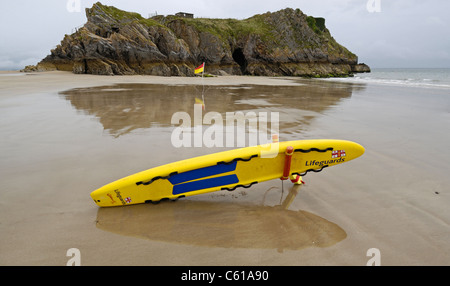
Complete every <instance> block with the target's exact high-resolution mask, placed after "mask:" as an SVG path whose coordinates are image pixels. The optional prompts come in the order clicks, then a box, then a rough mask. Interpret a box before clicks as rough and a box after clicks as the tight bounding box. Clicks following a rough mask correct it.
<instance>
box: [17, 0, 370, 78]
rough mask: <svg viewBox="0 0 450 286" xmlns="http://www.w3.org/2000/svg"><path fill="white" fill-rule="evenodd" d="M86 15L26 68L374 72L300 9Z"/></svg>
mask: <svg viewBox="0 0 450 286" xmlns="http://www.w3.org/2000/svg"><path fill="white" fill-rule="evenodd" d="M86 17H87V23H86V24H84V26H82V27H81V28H78V29H77V30H76V31H75V32H74V33H73V34H71V35H65V37H64V39H63V40H62V41H61V44H59V45H58V46H57V47H56V48H55V49H53V50H51V54H50V55H48V56H47V57H46V58H44V59H43V60H42V61H40V62H39V63H38V64H37V65H36V66H27V67H25V69H24V70H23V71H49V70H63V71H72V72H73V73H76V74H84V73H86V74H96V75H133V74H145V75H161V76H194V68H195V67H196V66H198V65H200V64H201V63H202V62H205V63H206V67H207V68H206V69H207V72H208V73H210V74H217V75H255V76H305V77H330V76H348V75H351V74H353V73H356V72H370V68H369V67H368V66H367V65H365V64H359V63H358V57H357V56H356V55H355V54H353V53H352V52H350V51H349V50H348V49H346V48H345V47H343V46H342V45H340V44H338V43H337V42H336V40H335V39H334V38H333V37H332V36H331V34H330V32H329V30H328V29H327V28H326V26H325V19H324V18H315V17H312V16H307V15H305V14H304V13H302V11H300V9H290V8H287V9H283V10H280V11H277V12H273V13H270V12H267V13H265V14H260V15H255V16H253V17H250V18H248V19H244V20H237V19H208V18H189V17H184V16H183V15H181V16H180V15H178V16H176V15H169V16H155V17H151V18H144V17H142V16H141V15H140V14H138V13H132V12H126V11H122V10H120V9H117V8H115V7H112V6H106V5H103V4H101V3H100V2H97V3H95V4H94V5H93V6H92V8H87V9H86Z"/></svg>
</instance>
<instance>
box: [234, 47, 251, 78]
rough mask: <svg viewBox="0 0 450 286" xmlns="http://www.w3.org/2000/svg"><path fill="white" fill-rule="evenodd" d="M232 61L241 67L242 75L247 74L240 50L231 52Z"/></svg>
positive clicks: (245, 62) (243, 57)
mask: <svg viewBox="0 0 450 286" xmlns="http://www.w3.org/2000/svg"><path fill="white" fill-rule="evenodd" d="M233 59H234V61H235V62H236V63H237V64H238V65H239V66H240V67H241V72H242V74H247V64H248V63H247V60H246V59H245V55H244V53H243V52H242V49H241V48H237V49H235V50H234V52H233Z"/></svg>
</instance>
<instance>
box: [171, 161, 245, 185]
mask: <svg viewBox="0 0 450 286" xmlns="http://www.w3.org/2000/svg"><path fill="white" fill-rule="evenodd" d="M236 164H237V162H236V161H235V162H233V163H231V164H229V165H225V164H220V165H215V166H210V167H205V168H201V169H196V170H192V171H187V172H184V173H179V174H176V175H173V176H170V178H169V182H170V183H172V185H176V184H181V183H184V182H188V181H192V180H196V179H200V178H204V177H209V176H213V175H218V174H223V173H226V172H230V171H234V170H236Z"/></svg>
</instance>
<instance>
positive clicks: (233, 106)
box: [60, 83, 358, 137]
mask: <svg viewBox="0 0 450 286" xmlns="http://www.w3.org/2000/svg"><path fill="white" fill-rule="evenodd" d="M354 88H358V87H357V86H355V85H344V84H335V83H321V84H320V85H317V86H316V85H314V84H308V85H298V86H259V85H240V86H206V87H205V94H204V99H205V104H206V110H205V111H204V113H203V114H205V113H206V112H210V111H214V112H218V113H220V114H222V115H223V118H224V119H225V113H226V112H236V111H243V112H249V111H254V112H279V115H280V119H279V120H280V133H286V134H290V133H298V132H302V131H304V129H305V128H306V126H308V125H309V123H310V122H311V120H312V119H313V118H314V117H316V116H317V115H319V114H322V113H324V112H326V111H327V110H328V109H330V108H332V107H333V106H335V105H337V104H339V102H340V101H341V100H343V99H346V98H350V97H351V95H352V90H353V89H354ZM202 89H203V87H202V86H196V85H157V84H117V85H113V86H100V87H93V88H77V89H72V90H68V91H64V92H61V93H60V94H62V95H63V96H64V98H65V99H66V100H68V101H69V102H70V103H71V105H72V106H73V107H74V108H76V109H77V110H78V111H81V112H82V113H83V114H86V115H93V116H95V117H96V118H98V120H99V121H100V123H101V124H102V125H103V128H104V129H105V130H107V131H108V133H109V134H111V135H112V136H114V137H118V136H121V135H125V134H128V133H130V132H132V131H133V130H136V129H141V128H143V129H148V128H152V127H157V126H159V127H168V126H171V118H172V115H173V114H174V113H175V112H187V113H188V114H190V115H191V118H193V104H194V102H195V98H196V97H198V98H201V97H202V96H201V94H202Z"/></svg>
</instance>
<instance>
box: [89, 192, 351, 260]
mask: <svg viewBox="0 0 450 286" xmlns="http://www.w3.org/2000/svg"><path fill="white" fill-rule="evenodd" d="M300 187H301V186H293V187H292V188H291V189H290V192H289V194H288V195H287V197H286V199H285V200H284V202H283V203H282V204H281V205H277V206H264V205H262V206H255V205H243V204H239V203H230V202H212V201H192V200H180V201H178V202H163V203H160V204H158V205H134V206H128V207H117V208H100V209H99V210H98V213H97V227H98V228H99V229H102V230H105V231H109V232H113V233H117V234H120V235H125V236H133V237H139V238H143V239H148V240H152V241H163V242H169V243H179V244H184V245H193V246H207V247H225V248H252V249H277V250H278V251H279V252H282V251H283V250H299V249H303V248H307V247H313V246H315V247H328V246H332V245H334V244H336V243H338V242H340V241H342V240H343V239H345V238H346V237H347V234H346V233H345V231H344V230H343V229H342V228H340V227H339V226H338V225H336V224H334V223H332V222H330V221H328V220H326V219H324V218H321V217H319V216H317V215H314V214H312V213H309V212H307V211H302V210H299V211H293V210H289V209H288V208H289V205H290V203H291V202H292V200H293V199H294V198H295V196H296V194H297V193H298V191H299V188H300Z"/></svg>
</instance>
